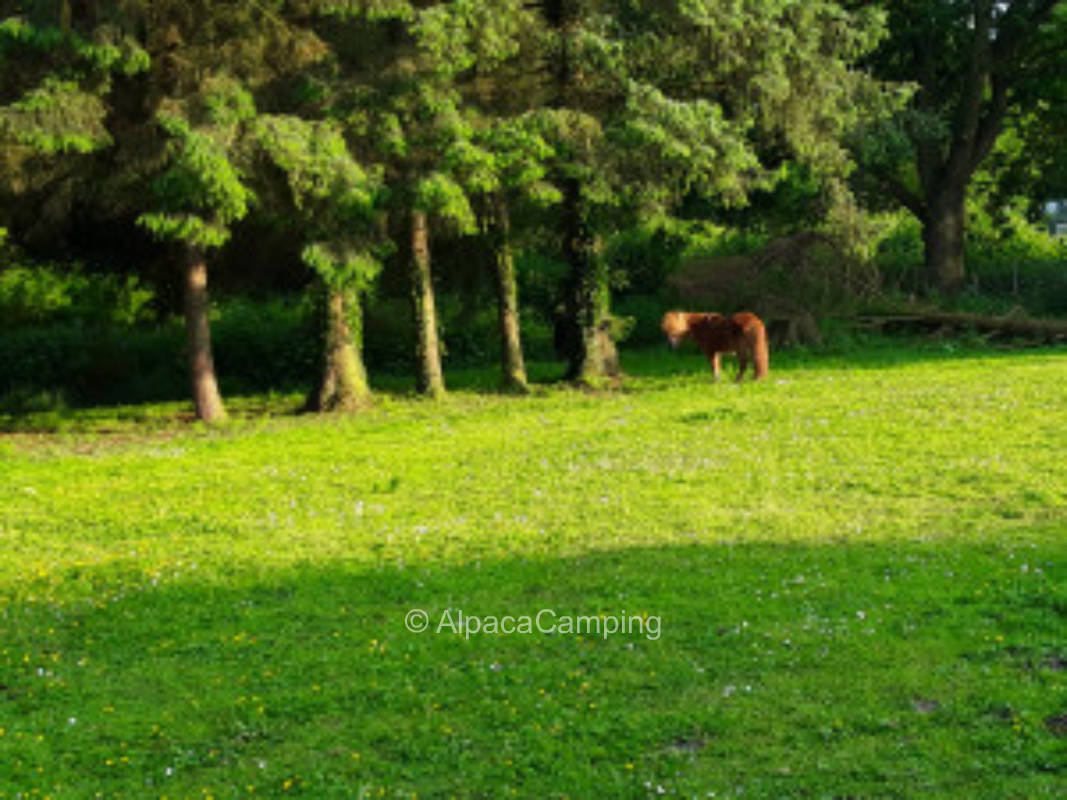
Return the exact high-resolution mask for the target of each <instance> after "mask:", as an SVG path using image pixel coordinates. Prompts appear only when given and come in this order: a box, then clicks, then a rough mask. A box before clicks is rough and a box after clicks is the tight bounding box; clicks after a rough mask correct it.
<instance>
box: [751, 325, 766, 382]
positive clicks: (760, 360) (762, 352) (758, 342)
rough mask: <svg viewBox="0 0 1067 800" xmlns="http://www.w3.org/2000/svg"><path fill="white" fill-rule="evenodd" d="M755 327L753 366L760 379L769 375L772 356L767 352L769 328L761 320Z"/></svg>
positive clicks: (757, 377) (757, 378)
mask: <svg viewBox="0 0 1067 800" xmlns="http://www.w3.org/2000/svg"><path fill="white" fill-rule="evenodd" d="M755 328H756V329H755V331H753V333H754V334H755V336H754V337H753V339H754V341H753V342H752V362H753V364H752V366H753V367H754V369H755V371H756V380H757V381H758V380H759V379H760V378H766V377H767V372H768V370H769V369H770V356H769V355H768V353H767V329H766V328H765V327H764V326H763V322H761V321H757V323H756V325H755Z"/></svg>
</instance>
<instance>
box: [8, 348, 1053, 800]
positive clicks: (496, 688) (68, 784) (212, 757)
mask: <svg viewBox="0 0 1067 800" xmlns="http://www.w3.org/2000/svg"><path fill="white" fill-rule="evenodd" d="M625 366H626V368H627V370H628V371H629V372H630V373H631V375H632V376H633V377H632V378H631V380H630V381H629V382H628V383H627V386H626V389H625V390H623V391H619V392H613V393H607V394H602V395H590V394H583V393H580V392H577V391H572V390H567V389H562V388H558V387H551V386H544V387H542V388H540V389H539V391H538V393H537V394H536V395H535V396H532V397H528V398H515V397H505V396H498V395H496V394H493V393H492V392H489V391H485V390H483V389H480V388H479V384H480V383H491V381H492V380H493V376H492V375H491V374H490V373H488V372H486V373H469V374H466V375H460V376H450V377H451V378H452V382H453V385H454V386H461V387H462V386H465V387H467V388H461V389H458V390H456V391H454V392H453V393H452V395H451V396H450V397H449V398H448V399H447V400H446V401H444V402H442V403H440V404H433V403H430V402H424V401H420V400H417V399H413V398H411V397H409V396H405V395H403V394H397V393H390V392H384V393H382V394H381V395H380V397H379V402H378V404H377V406H376V407H375V408H374V409H373V410H372V411H370V412H369V413H367V414H365V415H362V416H358V417H354V418H346V419H337V418H326V419H322V418H314V417H300V416H295V415H291V414H285V413H277V412H283V411H285V410H286V409H289V408H291V407H293V406H295V405H296V402H297V399H296V398H291V397H277V398H249V399H246V400H244V401H234V402H233V403H231V408H233V409H235V410H236V411H237V414H236V416H237V418H236V419H235V420H234V421H233V422H231V423H230V424H228V425H226V426H225V427H223V428H221V429H218V430H206V429H203V428H201V427H198V426H191V425H189V424H187V423H185V422H183V421H180V420H178V421H176V420H175V419H174V416H175V413H176V412H177V410H179V409H183V408H184V407H183V406H177V405H175V406H157V407H152V408H125V409H97V410H89V411H80V412H69V413H65V414H62V415H52V416H48V415H44V416H43V417H39V418H37V419H33V418H29V419H24V420H17V421H16V420H10V419H9V420H6V422H5V424H6V426H7V427H8V428H9V429H14V428H21V429H22V430H23V431H24V432H22V433H14V434H8V435H6V436H3V437H0V604H2V609H0V798H12V799H13V798H43V797H51V798H94V797H107V798H110V797H126V798H148V797H166V798H186V797H188V798H207V797H215V798H236V797H247V796H266V797H288V796H302V797H308V798H347V797H368V798H371V797H373V798H377V797H385V798H393V797H414V796H419V797H426V798H437V797H450V796H455V797H484V798H497V797H508V796H517V797H529V798H551V797H571V798H613V797H620V798H625V797H636V798H641V797H659V796H670V797H674V796H678V797H701V798H703V797H715V798H726V797H730V798H735V797H743V798H784V797H804V798H813V797H917V798H918V797H921V798H931V797H933V798H939V797H958V798H1039V797H1063V796H1064V791H1065V787H1067V671H1065V669H1067V467H1065V456H1067V351H1064V350H1063V349H1058V350H1054V349H1053V350H1048V349H1047V350H1036V351H1028V352H1016V353H995V352H993V351H982V350H969V351H966V352H956V353H952V352H948V350H946V349H945V348H944V347H940V346H938V347H934V346H925V347H918V346H909V347H902V346H899V345H882V346H879V347H875V348H872V349H871V350H870V351H868V352H866V353H865V354H864V355H862V356H859V355H856V356H837V357H830V356H819V357H817V356H807V357H801V356H794V357H792V358H788V357H783V358H781V359H775V360H774V361H772V374H771V378H772V379H771V380H769V381H767V382H765V383H762V384H758V385H744V386H741V387H738V386H735V385H732V384H720V385H714V386H713V385H711V383H710V380H709V379H708V375H707V374H706V367H705V365H704V364H703V362H702V360H701V358H700V357H699V356H698V355H696V354H695V353H693V352H692V351H687V352H686V353H685V354H681V355H680V354H673V353H669V352H666V351H664V352H656V353H646V354H637V355H633V356H630V357H629V359H628V360H627V361H626V362H625ZM731 366H732V365H731ZM549 369H550V367H548V366H545V367H542V369H541V373H542V374H547V372H548V370H549ZM387 388H388V387H387ZM45 428H58V429H59V432H58V433H47V432H41V431H42V429H45ZM411 609H421V610H423V611H425V612H426V613H427V615H428V619H429V625H430V629H429V630H428V631H426V632H423V633H413V632H410V631H409V630H407V628H406V627H405V617H406V615H407V614H408V612H409V611H410V610H411ZM542 610H545V611H546V612H548V613H544V614H542V616H541V617H540V619H539V621H540V622H541V623H542V626H543V627H549V626H550V624H551V623H559V622H561V621H562V620H564V619H568V618H569V619H574V618H575V617H586V618H587V619H586V628H585V629H584V630H582V631H581V632H576V631H571V632H559V631H558V630H557V631H556V632H555V633H542V632H538V631H537V630H533V631H531V632H525V633H523V632H518V631H516V632H513V633H499V632H498V633H495V634H494V633H486V632H482V631H477V632H476V631H474V630H473V629H474V627H475V626H474V624H473V623H472V624H471V625H470V626H469V627H468V628H467V629H466V631H463V630H459V629H458V628H457V629H456V630H455V631H450V630H448V629H446V628H442V630H441V631H440V632H436V630H437V628H438V627H439V626H440V624H441V621H442V620H443V619H444V620H449V619H451V620H452V621H453V622H455V621H456V619H457V615H458V614H459V612H462V613H463V614H464V615H467V617H468V618H469V617H477V618H479V622H480V624H481V625H482V627H491V625H492V622H491V621H490V618H497V620H498V622H499V621H500V620H499V618H503V617H505V616H508V617H514V618H516V620H513V622H515V624H517V625H519V626H520V627H521V623H519V622H518V620H521V619H522V618H523V617H529V618H535V617H536V616H537V615H538V614H539V613H540V612H542ZM620 618H623V619H625V621H626V624H627V625H628V626H629V627H630V630H629V631H628V632H616V633H612V634H610V635H609V634H606V633H605V631H606V630H607V628H609V627H610V626H611V625H612V624H613V623H611V622H609V620H619V619H620ZM579 622H580V620H579ZM594 622H595V624H596V626H598V627H599V629H600V632H599V633H598V632H597V630H596V629H595V628H593V624H594ZM501 624H504V625H505V626H508V623H506V621H504V622H502V623H501ZM557 627H563V626H562V625H558V626H557ZM653 632H655V634H656V635H653Z"/></svg>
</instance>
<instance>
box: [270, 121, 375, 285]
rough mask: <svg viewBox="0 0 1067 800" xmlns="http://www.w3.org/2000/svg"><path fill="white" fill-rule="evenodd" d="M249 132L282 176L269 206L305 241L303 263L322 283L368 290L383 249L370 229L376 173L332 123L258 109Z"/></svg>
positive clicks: (373, 218)
mask: <svg viewBox="0 0 1067 800" xmlns="http://www.w3.org/2000/svg"><path fill="white" fill-rule="evenodd" d="M252 136H253V137H254V139H255V141H256V144H257V146H258V147H259V148H260V149H261V150H262V151H263V153H264V155H265V157H266V159H267V161H268V162H269V163H270V164H271V165H272V166H273V167H274V168H275V169H277V170H278V171H280V172H281V174H282V175H283V176H284V178H285V184H286V190H285V191H284V192H281V193H280V194H281V195H283V196H282V197H280V198H279V201H278V202H279V204H280V206H281V208H280V209H278V210H277V211H278V213H280V214H282V215H286V214H291V215H292V219H293V222H294V223H295V224H296V225H297V226H298V227H299V229H300V235H301V238H302V239H303V240H304V241H306V242H307V244H306V245H305V246H304V248H303V250H302V251H301V257H302V259H303V261H304V263H305V264H307V265H308V266H309V267H310V268H312V269H313V270H315V272H316V274H317V275H318V276H319V277H320V278H321V279H322V280H323V281H325V282H326V284H327V285H328V286H331V287H334V288H338V289H341V288H344V289H355V290H357V291H365V290H366V289H368V288H369V287H370V285H371V282H372V281H373V280H374V278H375V276H377V274H378V272H379V270H380V268H381V264H380V257H381V255H382V254H383V253H384V249H383V248H382V243H381V242H380V241H379V240H378V237H377V234H376V232H375V229H374V221H375V215H376V213H377V210H378V205H379V202H380V197H381V191H382V185H381V171H380V170H379V169H374V170H370V171H367V170H365V169H364V168H363V167H362V166H361V165H360V164H359V163H358V162H357V161H356V160H355V159H354V158H353V157H352V155H351V153H350V151H349V148H348V145H347V143H346V142H345V139H344V136H343V135H342V129H341V126H340V125H339V124H337V123H335V122H331V121H325V122H308V121H305V120H302V119H299V118H297V117H292V116H279V115H264V116H262V117H260V118H259V119H257V120H256V123H255V125H254V126H253V133H252ZM274 194H275V195H278V194H279V193H278V192H277V191H275V192H274Z"/></svg>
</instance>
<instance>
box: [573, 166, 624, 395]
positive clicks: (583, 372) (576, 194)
mask: <svg viewBox="0 0 1067 800" xmlns="http://www.w3.org/2000/svg"><path fill="white" fill-rule="evenodd" d="M562 213H563V232H564V233H563V256H564V259H565V260H566V262H567V264H568V265H569V267H570V270H569V274H568V276H567V279H566V281H565V283H564V297H563V311H564V319H563V324H564V325H565V326H566V328H567V330H566V331H565V332H564V335H563V336H562V337H560V340H561V342H562V343H563V345H564V350H565V352H564V357H565V358H566V359H567V374H566V377H567V379H568V380H572V381H575V382H576V383H578V384H580V385H583V386H591V387H599V386H602V385H603V384H604V383H605V382H606V381H611V380H614V379H616V378H618V377H619V357H618V352H617V351H616V349H615V343H614V341H613V340H612V338H611V315H610V290H609V286H608V275H607V269H606V267H605V265H604V262H603V260H602V259H601V258H600V255H599V253H598V252H597V250H598V248H597V242H596V237H595V235H594V233H593V231H592V229H591V227H590V226H589V223H588V220H587V214H586V208H585V202H584V200H583V199H582V192H581V184H580V183H579V182H578V181H577V180H576V179H567V180H565V181H564V182H563V208H562Z"/></svg>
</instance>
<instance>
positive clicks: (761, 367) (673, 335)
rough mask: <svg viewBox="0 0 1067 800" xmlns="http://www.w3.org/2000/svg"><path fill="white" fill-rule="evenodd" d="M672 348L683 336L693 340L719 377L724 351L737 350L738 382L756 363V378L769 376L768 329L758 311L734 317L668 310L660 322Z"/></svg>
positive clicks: (754, 378)
mask: <svg viewBox="0 0 1067 800" xmlns="http://www.w3.org/2000/svg"><path fill="white" fill-rule="evenodd" d="M660 327H661V328H663V332H664V333H665V334H666V335H667V340H668V341H669V342H670V343H671V347H677V346H678V342H680V341H681V340H682V339H692V340H693V341H694V342H696V343H697V344H698V345H699V346H700V349H701V350H703V351H704V355H706V356H707V357H708V361H709V362H710V364H711V371H712V372H713V373H714V374H715V380H719V377H720V376H721V375H722V369H721V365H720V360H719V357H720V356H721V355H722V354H723V353H737V363H738V367H739V369H738V372H737V381H738V383H740V382H741V379H742V378H743V377H744V375H745V368H746V367H747V366H748V363H749V361H751V362H752V371H753V380H757V381H758V380H759V379H760V378H765V377H766V376H767V368H768V357H767V332H766V330H764V327H763V322H761V321H760V318H759V317H757V316H756V315H755V314H753V313H751V312H749V311H742V312H740V313H737V314H734V315H733V316H730V317H726V316H723V315H722V314H701V313H694V312H689V311H668V312H667V313H666V314H664V315H663V322H662V323H660Z"/></svg>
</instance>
